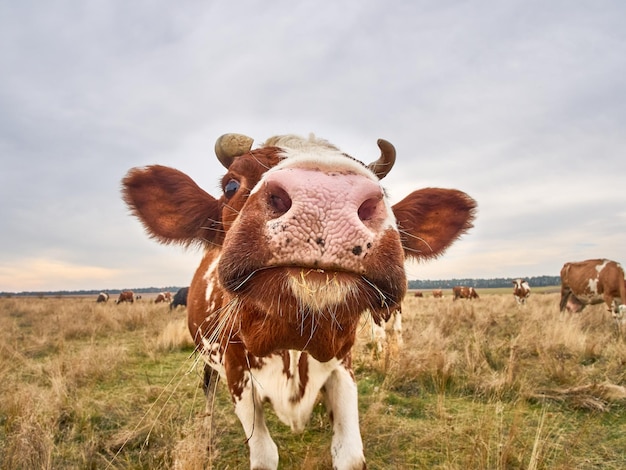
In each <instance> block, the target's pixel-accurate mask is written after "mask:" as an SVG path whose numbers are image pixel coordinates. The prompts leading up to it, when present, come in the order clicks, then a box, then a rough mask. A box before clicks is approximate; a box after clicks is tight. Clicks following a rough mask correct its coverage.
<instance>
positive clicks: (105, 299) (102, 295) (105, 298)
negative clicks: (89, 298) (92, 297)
mask: <svg viewBox="0 0 626 470" xmlns="http://www.w3.org/2000/svg"><path fill="white" fill-rule="evenodd" d="M108 301H109V294H108V293H106V292H100V293H99V294H98V298H97V299H96V302H97V303H99V304H100V303H106V302H108Z"/></svg>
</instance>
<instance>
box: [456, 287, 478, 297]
mask: <svg viewBox="0 0 626 470" xmlns="http://www.w3.org/2000/svg"><path fill="white" fill-rule="evenodd" d="M452 294H454V297H453V298H452V300H456V299H469V300H472V299H477V298H478V293H477V292H476V290H475V289H474V288H473V287H466V286H455V287H453V288H452Z"/></svg>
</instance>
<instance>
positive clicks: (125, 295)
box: [115, 290, 135, 304]
mask: <svg viewBox="0 0 626 470" xmlns="http://www.w3.org/2000/svg"><path fill="white" fill-rule="evenodd" d="M134 301H135V293H134V292H133V291H132V290H124V291H122V292H120V296H119V297H118V298H117V302H115V303H116V304H120V303H122V302H130V303H131V304H132V303H133V302H134Z"/></svg>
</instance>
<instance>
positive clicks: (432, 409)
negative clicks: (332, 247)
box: [0, 289, 626, 470]
mask: <svg viewBox="0 0 626 470" xmlns="http://www.w3.org/2000/svg"><path fill="white" fill-rule="evenodd" d="M511 292H512V290H511V289H503V290H499V291H495V290H493V291H489V292H487V291H483V290H480V289H479V290H478V293H479V295H480V299H478V300H473V301H467V300H457V301H455V302H453V301H452V297H451V292H450V290H446V291H444V298H443V299H434V298H432V297H431V296H430V295H426V297H424V298H415V297H413V296H412V295H411V294H409V295H407V297H406V299H405V302H404V304H403V328H404V334H403V340H404V344H403V346H402V347H399V346H398V344H397V343H396V342H395V341H394V340H393V339H390V341H389V343H388V344H387V347H386V348H385V349H384V351H383V352H381V353H379V352H378V351H377V350H376V348H375V347H374V345H373V344H372V341H371V339H372V335H371V326H370V325H369V324H368V323H367V322H363V325H362V328H361V330H360V334H359V342H358V343H357V345H356V346H355V349H354V366H355V371H356V375H357V381H358V385H359V407H360V420H361V433H362V435H363V442H364V447H365V456H366V458H367V460H368V468H370V469H390V468H393V469H446V470H451V469H464V470H466V469H572V468H577V469H621V468H624V467H625V466H626V388H625V386H626V372H625V370H626V369H625V364H626V341H625V340H624V339H623V338H622V337H621V336H620V335H619V334H618V332H617V331H616V328H615V325H614V323H613V320H612V319H611V317H610V315H609V314H608V313H607V312H605V311H604V307H603V306H594V307H588V308H586V309H585V310H584V311H583V312H582V314H578V315H576V316H564V317H561V316H560V314H559V312H558V302H559V294H558V293H555V292H554V290H549V289H547V290H545V291H544V292H538V291H537V292H536V291H533V294H532V295H531V297H530V299H529V302H528V305H527V306H525V307H518V306H516V304H515V302H514V300H513V296H512V295H511ZM426 294H428V293H426ZM185 313H186V311H185V309H181V308H179V309H178V310H176V311H174V312H170V311H169V309H168V306H167V304H154V303H152V302H150V301H149V299H144V300H143V301H140V302H137V303H135V304H133V305H130V304H120V305H115V303H114V302H113V301H109V303H107V304H96V302H95V298H93V299H92V298H2V299H0V376H1V377H2V381H0V468H3V469H7V470H10V469H25V468H28V469H57V468H63V469H107V468H110V469H151V470H153V469H171V468H176V469H181V470H182V469H201V468H212V469H247V468H248V465H249V461H248V455H247V448H246V444H245V436H244V435H243V431H242V429H241V426H240V424H239V421H238V420H237V419H236V417H235V415H234V413H233V412H232V406H231V404H230V401H229V400H230V399H229V397H228V394H227V393H226V391H225V387H224V385H223V384H219V386H218V388H217V391H216V395H215V401H214V403H213V406H212V407H209V411H211V413H207V412H206V410H205V399H204V395H203V391H202V388H201V386H200V384H201V380H202V373H203V369H202V364H198V363H197V362H198V356H197V355H196V354H195V353H194V351H193V346H192V344H191V341H190V338H189V335H188V333H187V331H186V326H185ZM267 416H268V424H269V426H270V430H271V432H272V435H273V436H274V439H275V441H276V443H277V444H278V446H279V451H280V455H281V463H280V468H282V469H292V468H294V469H300V468H316V469H317V468H322V469H323V468H329V466H330V454H329V447H330V439H331V429H330V424H329V421H328V418H327V416H326V413H325V411H324V407H323V405H321V404H320V405H318V406H317V407H316V409H315V411H314V413H313V416H312V419H311V422H310V423H309V425H308V427H307V429H306V430H305V432H304V433H303V434H300V435H294V434H292V433H291V431H290V430H289V429H288V428H287V427H286V426H284V425H282V424H281V423H280V422H278V421H277V419H276V418H275V417H274V415H273V414H272V412H268V413H267Z"/></svg>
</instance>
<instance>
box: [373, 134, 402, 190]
mask: <svg viewBox="0 0 626 470" xmlns="http://www.w3.org/2000/svg"><path fill="white" fill-rule="evenodd" d="M376 143H377V144H378V148H379V149H380V157H379V158H378V160H376V161H375V162H373V163H370V164H369V165H367V167H368V168H369V169H370V170H372V171H373V172H374V174H375V175H376V176H378V179H379V180H382V179H383V178H384V177H385V176H387V173H389V171H391V169H392V168H393V164H394V163H395V162H396V149H395V147H394V146H393V145H391V143H390V142H387V141H386V140H383V139H378V141H376Z"/></svg>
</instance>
